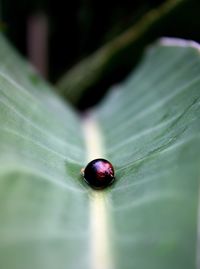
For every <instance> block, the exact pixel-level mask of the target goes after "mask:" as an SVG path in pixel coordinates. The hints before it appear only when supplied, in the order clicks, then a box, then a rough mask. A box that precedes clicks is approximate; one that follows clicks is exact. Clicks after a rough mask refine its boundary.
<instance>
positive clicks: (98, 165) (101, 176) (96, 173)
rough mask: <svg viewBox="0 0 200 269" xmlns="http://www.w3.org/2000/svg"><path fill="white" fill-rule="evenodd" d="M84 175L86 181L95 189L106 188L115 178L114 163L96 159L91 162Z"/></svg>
mask: <svg viewBox="0 0 200 269" xmlns="http://www.w3.org/2000/svg"><path fill="white" fill-rule="evenodd" d="M83 176H84V178H85V181H86V182H87V183H88V184H89V185H90V186H91V187H93V188H94V189H104V188H106V187H107V186H109V185H110V184H111V183H112V182H113V181H114V179H115V178H114V169H113V166H112V164H111V163H110V162H109V161H107V160H104V159H95V160H93V161H91V162H89V163H88V165H87V166H86V168H85V170H84V172H83Z"/></svg>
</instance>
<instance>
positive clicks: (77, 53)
mask: <svg viewBox="0 0 200 269" xmlns="http://www.w3.org/2000/svg"><path fill="white" fill-rule="evenodd" d="M163 2H164V1H161V0H136V1H131V0H118V1H116V0H110V1H109V0H107V1H105V0H101V1H99V0H74V1H65V2H64V1H63V2H62V1H47V0H46V1H45V0H36V1H27V0H14V1H12V0H1V1H0V8H1V13H0V14H1V30H2V31H3V32H4V33H5V34H6V35H7V37H8V38H9V39H10V41H11V42H12V43H13V44H14V46H15V47H16V48H17V49H18V50H19V51H20V52H21V53H22V54H23V55H25V56H27V50H28V47H27V31H28V30H27V29H28V28H27V22H28V20H29V18H30V16H32V15H34V14H38V13H42V14H45V15H46V18H47V21H48V50H47V56H48V57H47V58H48V79H49V80H50V81H51V82H53V83H55V82H56V81H57V80H58V79H59V78H60V77H61V76H62V74H64V73H65V72H66V71H67V70H68V69H70V68H71V67H72V66H73V65H74V64H76V63H77V62H78V61H80V60H81V59H83V58H84V57H86V56H88V55H90V54H91V53H92V52H94V51H95V50H96V49H98V48H99V47H101V46H102V45H103V44H105V43H106V42H108V41H110V40H112V39H113V38H114V37H115V36H117V35H118V34H120V33H122V32H123V31H124V30H126V29H127V28H128V27H129V26H131V25H133V24H134V22H136V21H137V20H138V19H139V18H140V17H141V16H142V15H144V14H145V13H146V12H147V11H148V10H150V9H152V8H155V7H157V6H159V5H160V4H162V3H163ZM160 36H175V37H181V38H186V39H193V40H196V41H198V42H200V1H198V0H189V1H186V4H185V5H183V7H182V8H180V9H179V10H177V11H176V12H175V13H174V14H172V17H169V18H168V19H167V20H166V21H164V22H163V23H162V25H158V26H157V27H155V28H154V30H153V32H152V33H151V34H149V35H147V36H146V37H145V39H146V40H145V42H146V43H151V42H152V41H153V40H155V39H157V38H158V37H160ZM141 48H142V46H141ZM134 65H135V62H134V60H133V63H132V66H130V65H129V67H128V68H123V69H122V68H121V69H120V68H119V69H118V71H116V72H115V73H114V74H112V75H111V78H110V79H109V78H106V83H104V84H105V85H104V84H103V85H104V87H107V86H109V84H112V83H115V82H118V81H119V80H121V79H123V78H124V77H125V76H126V75H127V74H128V72H129V71H130V69H131V68H133V67H134ZM115 80H116V81H115ZM107 84H108V85H107ZM96 91H97V92H98V86H96ZM101 95H102V94H99V95H98V94H97V96H96V97H94V99H95V98H96V99H95V100H94V101H92V104H93V102H96V101H98V99H99V98H100V97H101ZM88 105H90V104H86V105H85V106H88Z"/></svg>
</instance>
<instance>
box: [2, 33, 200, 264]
mask: <svg viewBox="0 0 200 269" xmlns="http://www.w3.org/2000/svg"><path fill="white" fill-rule="evenodd" d="M0 59H1V63H0V152H1V154H0V159H1V160H0V161H1V165H0V238H1V240H0V268H5V269H15V268H16V269H18V268H20V269H25V268H26V269H27V268H28V269H32V268H37V269H45V268H48V269H54V268H58V269H62V268H63V269H64V268H68V269H75V268H81V269H84V268H92V269H98V268H101V269H106V268H107V269H111V267H112V268H114V269H115V268H116V269H118V268H119V269H120V268H125V269H129V268H130V269H133V268H137V269H146V268H152V269H155V268H158V269H165V268H166V269H169V268H174V269H179V268H181V269H184V268H185V269H188V268H191V269H192V268H196V266H197V267H198V266H199V264H198V262H199V261H198V259H199V257H198V256H199V252H200V251H199V243H198V195H199V174H200V169H199V163H200V154H199V150H200V139H199V138H200V116H199V115H200V99H199V98H200V77H199V73H200V59H199V49H198V47H197V45H194V43H190V42H185V41H177V40H173V39H164V40H162V41H161V42H159V43H158V44H155V45H154V46H153V47H152V48H151V49H149V50H148V52H147V54H146V56H145V57H144V59H143V61H142V62H141V64H140V66H139V67H138V69H137V70H136V71H135V72H134V73H133V74H131V75H130V77H129V78H128V79H127V80H126V81H125V82H124V83H122V84H121V85H118V86H115V87H113V89H112V90H111V91H110V93H109V95H108V96H107V97H106V98H105V100H103V102H102V103H101V104H100V105H99V106H98V107H96V108H95V109H94V110H93V111H91V113H90V116H89V121H90V122H91V123H92V125H93V127H94V128H93V129H89V127H88V124H86V122H85V121H83V120H82V119H81V118H80V117H79V115H78V113H77V112H75V111H74V110H73V109H72V108H71V107H70V105H68V104H64V103H63V101H62V100H61V99H60V98H59V97H57V96H56V94H55V93H54V92H53V91H52V89H51V86H50V85H48V84H47V83H45V82H43V81H42V80H41V79H40V78H39V77H38V75H37V74H36V73H35V71H34V70H33V69H32V67H30V66H28V65H27V64H26V63H25V62H24V60H22V59H21V58H20V57H19V56H18V55H17V54H16V53H15V52H13V50H12V49H11V48H10V47H9V45H8V44H7V43H6V42H5V40H4V39H3V38H2V37H1V40H0ZM84 128H85V129H87V131H86V132H85V133H84V131H83V130H84ZM88 131H90V132H88ZM89 133H90V135H89ZM100 140H101V141H100ZM92 143H94V144H95V143H96V146H92V147H91V145H93V144H92ZM88 145H90V146H88ZM89 147H90V150H89ZM98 148H100V149H98ZM89 151H90V152H89ZM98 153H99V154H100V153H101V154H102V155H103V156H99V157H105V158H108V159H109V160H110V161H111V162H112V163H113V165H114V167H115V170H116V182H115V184H113V185H112V186H111V187H110V188H108V189H107V190H105V191H102V192H101V191H100V192H95V191H92V190H91V189H90V187H89V186H86V184H85V183H84V182H83V181H82V179H81V177H80V169H81V167H83V166H84V165H85V164H86V162H87V160H88V159H90V158H92V156H94V157H96V155H97V154H98ZM98 201H102V202H98ZM93 205H94V206H93ZM95 218H96V219H95ZM94 219H95V220H96V222H95V221H94ZM98 223H100V224H102V226H101V225H99V224H98ZM95 227H98V229H97V228H95ZM98 234H100V235H102V236H101V238H100V239H99V236H98ZM105 235H106V237H105ZM105 238H106V239H105ZM98 240H100V241H98ZM103 240H104V241H106V244H107V245H108V246H107V247H109V251H108V252H109V256H110V257H109V260H110V261H111V264H109V267H108V263H107V264H106V262H107V261H106V260H103V259H104V257H103V258H102V256H101V254H102V253H103V252H102V253H99V254H98V253H96V254H98V255H96V254H95V251H94V249H96V250H100V252H101V251H103V250H102V249H103V247H102V248H101V246H99V243H101V244H103ZM94 255H96V256H94ZM93 256H94V257H93ZM101 258H102V264H101Z"/></svg>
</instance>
